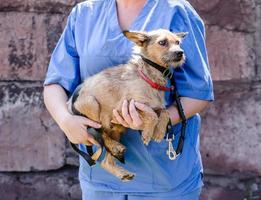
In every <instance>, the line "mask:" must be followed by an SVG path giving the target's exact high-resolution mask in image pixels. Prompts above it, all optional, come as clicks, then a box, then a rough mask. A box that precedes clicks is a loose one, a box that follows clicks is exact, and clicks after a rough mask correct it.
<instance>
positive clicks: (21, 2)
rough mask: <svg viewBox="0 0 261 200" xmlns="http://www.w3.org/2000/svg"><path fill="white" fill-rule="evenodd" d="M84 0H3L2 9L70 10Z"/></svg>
mask: <svg viewBox="0 0 261 200" xmlns="http://www.w3.org/2000/svg"><path fill="white" fill-rule="evenodd" d="M81 1H82V0H41V1H39V0H1V4H0V11H1V10H2V11H26V12H29V11H30V12H45V13H46V12H51V13H64V12H66V13H67V12H68V11H69V10H70V9H71V7H73V6H74V5H75V4H76V3H77V2H81Z"/></svg>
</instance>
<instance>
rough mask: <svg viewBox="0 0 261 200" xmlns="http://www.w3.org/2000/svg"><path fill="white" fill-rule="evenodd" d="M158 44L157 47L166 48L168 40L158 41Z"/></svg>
mask: <svg viewBox="0 0 261 200" xmlns="http://www.w3.org/2000/svg"><path fill="white" fill-rule="evenodd" d="M158 43H159V45H161V46H167V45H168V40H161V41H159V42H158Z"/></svg>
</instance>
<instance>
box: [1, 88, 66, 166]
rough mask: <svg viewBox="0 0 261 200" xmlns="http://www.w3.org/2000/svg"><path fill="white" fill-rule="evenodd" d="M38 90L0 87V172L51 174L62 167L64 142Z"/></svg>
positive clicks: (62, 135)
mask: <svg viewBox="0 0 261 200" xmlns="http://www.w3.org/2000/svg"><path fill="white" fill-rule="evenodd" d="M41 92H42V90H41V88H40V87H38V86H36V87H33V86H28V85H26V84H22V85H18V84H8V85H6V84H1V85H0V133H1V134H0V141H1V145H0V160H1V162H0V171H35V170H51V169H57V168H60V167H62V166H63V165H64V164H65V138H64V134H63V133H61V131H60V130H59V128H58V127H57V125H56V124H55V123H54V121H53V120H51V118H50V116H49V114H47V111H46V109H45V108H44V106H43V102H42V94H41Z"/></svg>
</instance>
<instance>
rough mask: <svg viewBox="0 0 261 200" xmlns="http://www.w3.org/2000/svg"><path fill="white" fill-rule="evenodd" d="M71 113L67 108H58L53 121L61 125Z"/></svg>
mask: <svg viewBox="0 0 261 200" xmlns="http://www.w3.org/2000/svg"><path fill="white" fill-rule="evenodd" d="M71 116H72V114H71V113H70V112H69V111H68V110H67V109H63V110H60V111H59V112H58V113H57V116H56V118H55V121H56V123H57V124H58V125H59V127H61V126H63V125H64V124H66V122H67V119H68V118H69V117H71Z"/></svg>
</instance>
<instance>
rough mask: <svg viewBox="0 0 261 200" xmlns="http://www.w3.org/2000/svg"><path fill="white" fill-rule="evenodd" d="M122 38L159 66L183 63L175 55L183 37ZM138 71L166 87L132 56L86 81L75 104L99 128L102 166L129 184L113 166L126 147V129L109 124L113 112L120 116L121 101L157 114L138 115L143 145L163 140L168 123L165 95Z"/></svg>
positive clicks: (136, 34)
mask: <svg viewBox="0 0 261 200" xmlns="http://www.w3.org/2000/svg"><path fill="white" fill-rule="evenodd" d="M124 35H125V36H126V37H127V38H128V39H130V40H132V41H133V42H135V43H136V47H135V49H136V52H138V53H139V54H141V55H143V56H144V57H146V58H147V59H150V60H151V61H153V62H155V63H157V64H159V65H161V66H164V67H166V68H167V67H168V66H170V65H172V66H174V67H177V66H179V65H181V64H182V63H183V62H184V60H185V56H184V55H183V56H182V58H181V59H180V60H177V59H176V60H175V52H177V51H182V50H181V48H180V42H181V40H182V39H183V37H185V35H186V33H177V34H173V33H171V32H169V31H167V30H162V29H160V30H156V31H151V32H148V33H145V32H124ZM164 40H165V42H167V45H164V46H163V45H162V42H161V45H160V43H159V42H160V41H164ZM138 69H141V70H142V71H143V73H144V74H146V76H147V77H149V78H150V79H151V80H153V81H154V82H156V83H158V84H160V85H165V84H166V80H165V79H164V77H163V75H162V73H161V72H159V71H158V70H157V69H155V68H153V67H151V66H150V65H148V64H147V63H145V62H144V61H143V60H142V59H141V57H140V56H135V55H134V56H133V58H132V59H131V60H130V61H129V62H128V63H127V64H124V65H119V66H116V67H112V68H108V69H106V70H104V71H102V72H100V73H98V74H96V75H94V76H92V77H90V78H88V79H87V80H85V81H84V83H83V85H82V88H81V89H80V91H79V96H78V98H77V100H76V101H75V103H74V106H75V108H76V109H77V110H78V111H80V112H81V113H82V114H84V115H85V116H86V117H88V118H89V119H91V120H94V121H96V122H99V123H101V124H102V127H103V128H104V133H103V139H104V143H105V148H106V149H107V153H106V156H105V159H104V160H103V161H102V163H101V166H102V167H103V168H104V169H106V170H107V171H109V172H110V173H112V174H114V175H115V176H117V177H118V178H120V179H121V180H123V181H127V180H131V179H132V178H133V177H134V174H133V173H131V172H129V171H127V170H125V169H123V168H122V167H119V166H117V165H116V162H115V157H116V158H118V159H120V158H122V157H123V154H124V152H125V147H124V146H123V145H122V144H120V143H119V141H120V137H121V135H122V134H123V133H124V131H125V127H123V126H121V125H118V124H115V123H112V121H117V120H116V119H115V118H114V116H113V112H112V111H113V109H117V110H118V112H119V113H121V108H122V104H123V101H124V100H125V99H127V100H128V101H130V100H131V99H134V100H135V101H137V102H141V103H144V104H146V105H148V106H150V107H151V108H153V109H154V110H155V111H157V114H156V112H155V114H149V113H145V112H139V114H140V116H141V119H142V121H143V124H142V127H141V130H142V139H143V142H144V144H146V145H147V144H148V143H149V142H150V140H151V139H153V140H155V141H160V140H162V139H163V137H164V134H165V130H166V126H167V123H168V121H169V114H168V112H167V110H166V109H165V106H164V92H163V91H159V90H156V89H153V88H152V87H151V86H150V85H149V84H148V83H147V82H145V81H144V80H143V79H142V78H141V77H140V76H139V74H138ZM70 101H71V100H70ZM70 101H69V109H70V108H71V105H70V103H71V102H70Z"/></svg>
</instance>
